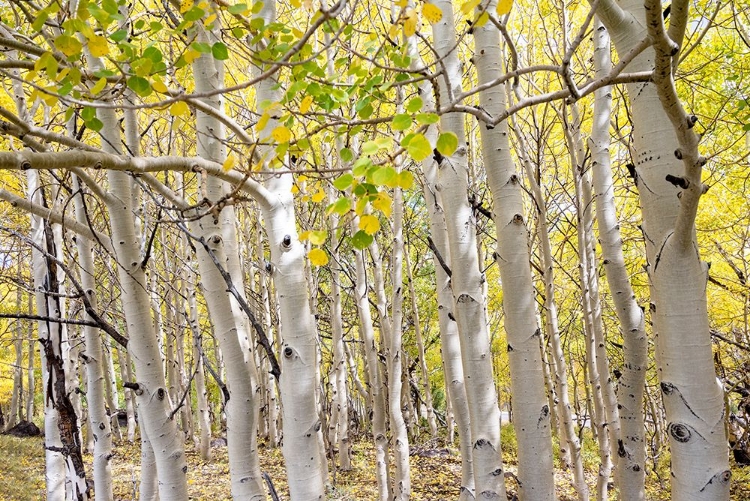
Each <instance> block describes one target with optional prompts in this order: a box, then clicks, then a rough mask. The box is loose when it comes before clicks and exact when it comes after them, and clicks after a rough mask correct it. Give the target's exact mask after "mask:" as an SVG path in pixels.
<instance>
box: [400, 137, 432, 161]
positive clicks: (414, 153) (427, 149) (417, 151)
mask: <svg viewBox="0 0 750 501" xmlns="http://www.w3.org/2000/svg"><path fill="white" fill-rule="evenodd" d="M406 152H407V153H408V154H409V156H410V157H411V158H413V159H414V160H415V161H417V162H421V161H422V160H424V159H425V158H427V157H429V156H430V155H431V154H432V146H430V142H429V141H428V140H427V138H426V137H424V135H422V134H415V135H414V137H412V138H411V140H410V141H409V144H407V145H406Z"/></svg>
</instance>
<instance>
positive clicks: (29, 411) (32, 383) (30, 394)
mask: <svg viewBox="0 0 750 501" xmlns="http://www.w3.org/2000/svg"><path fill="white" fill-rule="evenodd" d="M32 263H33V258H32ZM33 301H34V295H33V294H29V306H28V311H29V313H31V312H32V311H33ZM28 346H29V349H28V357H27V364H28V365H27V366H26V378H27V381H26V421H32V420H33V419H34V396H35V388H36V378H35V377H34V373H35V371H34V358H35V357H36V349H35V348H34V347H35V346H36V340H35V339H34V324H32V323H31V322H29V327H28Z"/></svg>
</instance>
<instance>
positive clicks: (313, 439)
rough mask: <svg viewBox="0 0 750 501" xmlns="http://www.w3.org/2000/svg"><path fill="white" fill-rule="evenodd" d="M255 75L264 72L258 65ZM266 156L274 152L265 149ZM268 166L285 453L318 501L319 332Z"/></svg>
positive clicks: (283, 195)
mask: <svg viewBox="0 0 750 501" xmlns="http://www.w3.org/2000/svg"><path fill="white" fill-rule="evenodd" d="M256 17H257V18H262V19H263V20H264V22H265V24H266V25H269V24H271V23H273V22H276V5H275V3H274V2H272V1H269V2H266V3H264V4H263V7H262V8H261V9H260V11H259V12H258V13H257V14H256ZM257 64H258V67H257V68H255V71H256V73H257V72H262V71H264V64H263V63H260V62H259V63H257ZM255 90H256V99H257V103H264V102H265V103H276V102H278V101H280V91H279V89H278V87H277V82H276V80H275V78H270V77H269V78H266V79H264V80H262V81H260V82H258V84H257V85H256V88H255ZM277 126H278V121H277V120H276V119H275V118H270V119H269V120H268V123H267V125H266V127H265V128H264V129H263V130H262V131H261V133H260V138H259V139H260V140H261V141H269V140H271V131H273V130H274V129H275V128H276V127H277ZM261 150H263V151H261V157H263V154H264V153H268V155H269V158H270V156H271V155H272V154H273V150H272V149H271V148H268V147H263V148H261ZM263 168H264V169H265V170H266V171H267V172H268V171H272V172H273V174H274V175H272V176H264V177H265V180H264V182H263V185H264V187H265V189H266V190H267V192H268V193H267V198H266V200H264V202H263V203H261V204H260V205H261V210H262V214H263V220H264V221H265V224H266V234H267V236H268V245H269V247H270V250H271V266H272V276H273V279H274V284H275V286H276V291H277V292H278V295H279V309H280V321H281V338H282V340H283V345H282V346H281V353H282V357H281V365H282V367H281V372H282V376H281V381H280V384H279V387H280V392H281V405H282V413H283V415H282V420H283V426H284V443H283V454H284V461H285V462H286V465H287V472H288V480H289V491H290V495H291V497H292V498H293V499H295V500H301V501H304V500H308V499H309V500H317V499H322V498H323V497H324V495H325V486H324V485H323V471H324V467H325V464H324V462H325V460H326V459H325V457H321V451H320V448H319V434H321V433H322V429H321V428H322V424H321V422H320V420H319V418H318V403H317V401H316V393H317V386H318V380H317V375H318V373H319V371H318V369H317V366H318V363H317V357H318V349H317V332H316V325H315V318H314V317H313V315H312V313H311V312H310V307H309V301H308V298H309V291H308V289H307V279H306V277H305V246H304V245H303V244H302V243H301V242H300V241H299V237H298V235H297V228H296V219H295V208H294V197H293V194H292V184H293V176H292V174H291V173H290V172H289V171H288V170H287V169H286V168H283V167H281V168H274V167H272V166H270V165H264V166H263Z"/></svg>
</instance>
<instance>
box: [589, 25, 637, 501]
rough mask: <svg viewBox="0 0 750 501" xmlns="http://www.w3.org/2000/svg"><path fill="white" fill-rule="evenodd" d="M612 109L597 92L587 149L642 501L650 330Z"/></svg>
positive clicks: (624, 419) (625, 473)
mask: <svg viewBox="0 0 750 501" xmlns="http://www.w3.org/2000/svg"><path fill="white" fill-rule="evenodd" d="M611 65H612V63H611V56H610V46H609V34H608V33H607V30H606V29H605V28H604V26H602V25H601V23H600V22H599V21H597V23H596V27H595V35H594V66H595V68H596V72H597V74H598V75H603V74H605V73H606V72H607V71H609V69H610V67H611ZM611 103H612V94H611V88H610V87H603V88H601V89H599V90H597V91H596V93H595V98H594V117H593V124H592V128H591V137H590V139H589V146H590V149H591V162H592V169H591V170H592V175H593V181H594V191H595V193H596V196H595V197H594V201H595V203H596V220H597V225H598V228H599V243H600V245H601V251H602V258H603V261H602V262H603V263H604V271H605V274H606V278H607V283H608V285H609V289H610V291H611V292H612V302H613V303H614V305H615V313H616V314H617V318H618V320H619V321H620V331H621V333H622V337H623V360H624V362H623V366H622V371H621V372H622V375H621V376H620V378H619V379H618V389H619V391H618V394H617V402H618V410H619V415H620V434H621V436H620V441H619V442H618V444H617V455H618V456H619V461H618V464H617V469H616V471H615V474H616V478H617V485H618V487H619V489H620V495H621V496H622V497H623V499H632V500H634V501H638V500H643V499H645V498H646V493H645V485H644V482H645V476H646V475H645V471H646V470H645V461H646V451H645V436H644V415H643V391H644V387H645V384H646V363H647V359H646V350H647V346H646V326H645V315H644V314H643V310H641V308H640V307H639V306H638V303H637V301H636V299H635V293H634V292H633V288H632V286H631V283H630V279H629V275H628V271H627V269H626V268H625V257H624V255H623V250H622V238H621V237H620V226H619V223H618V221H617V214H616V212H615V196H614V183H613V181H612V171H611V162H610V153H609V144H610V136H609V119H610V114H611Z"/></svg>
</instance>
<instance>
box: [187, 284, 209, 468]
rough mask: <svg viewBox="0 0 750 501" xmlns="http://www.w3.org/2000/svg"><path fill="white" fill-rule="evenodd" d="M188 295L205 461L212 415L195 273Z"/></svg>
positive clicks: (189, 323)
mask: <svg viewBox="0 0 750 501" xmlns="http://www.w3.org/2000/svg"><path fill="white" fill-rule="evenodd" d="M186 282H187V283H186V287H185V290H186V297H187V311H186V312H185V313H186V315H187V317H188V325H189V326H190V332H191V333H192V335H193V363H194V364H195V395H196V400H197V410H198V428H199V429H200V440H199V442H198V450H199V452H200V455H201V458H202V459H203V460H204V461H210V460H211V417H210V415H209V412H208V393H207V391H206V376H205V372H204V370H203V356H204V355H203V336H202V334H201V328H200V324H199V323H198V305H197V301H196V298H195V292H196V290H195V274H194V273H192V272H191V273H190V274H189V275H188V277H186Z"/></svg>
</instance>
